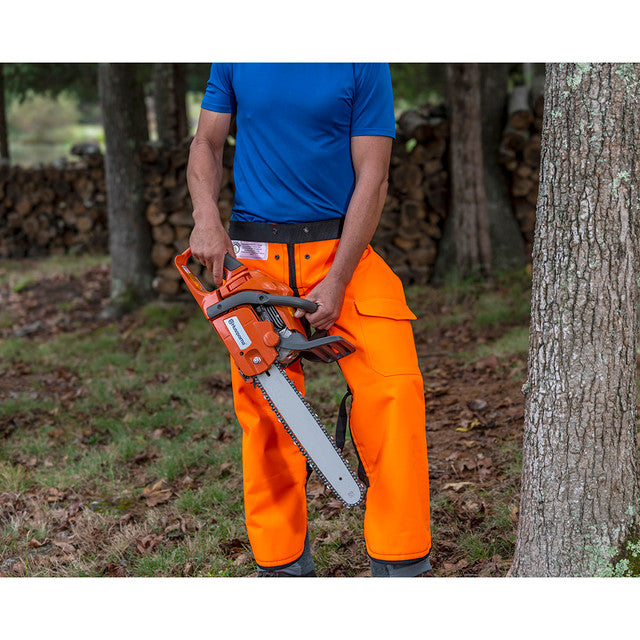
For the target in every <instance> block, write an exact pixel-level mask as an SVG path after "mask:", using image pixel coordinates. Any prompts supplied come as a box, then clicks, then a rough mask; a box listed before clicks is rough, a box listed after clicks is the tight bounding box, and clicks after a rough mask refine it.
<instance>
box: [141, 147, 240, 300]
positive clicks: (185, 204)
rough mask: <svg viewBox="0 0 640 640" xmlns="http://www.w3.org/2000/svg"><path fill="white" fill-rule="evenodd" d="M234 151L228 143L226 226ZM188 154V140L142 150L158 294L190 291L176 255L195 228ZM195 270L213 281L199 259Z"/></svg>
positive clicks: (223, 195) (221, 203)
mask: <svg viewBox="0 0 640 640" xmlns="http://www.w3.org/2000/svg"><path fill="white" fill-rule="evenodd" d="M233 153H234V148H233V147H230V146H227V148H226V149H225V152H224V156H223V165H224V171H223V176H222V186H221V189H220V197H219V200H218V208H219V209H220V214H221V216H222V221H223V222H224V224H225V226H227V225H228V223H229V219H230V217H231V209H232V207H233V193H234V191H233ZM188 157H189V144H188V141H187V142H185V143H184V144H182V145H179V146H178V147H176V148H173V149H168V148H165V147H160V146H158V145H153V144H148V145H145V146H144V147H143V148H142V151H141V160H142V163H143V172H144V176H145V185H146V189H145V200H146V203H147V211H146V215H147V220H148V221H149V224H150V225H151V237H152V240H153V246H152V250H151V260H152V262H153V265H154V267H155V269H156V277H155V279H154V282H153V286H154V288H155V290H156V291H158V293H161V294H165V295H175V294H176V293H178V292H179V291H181V290H183V288H184V290H186V288H185V287H184V284H183V281H182V278H181V276H180V274H179V273H178V271H177V269H176V268H175V266H174V264H173V258H174V257H175V256H176V255H177V254H178V253H182V252H183V251H184V250H185V249H186V248H187V247H188V246H189V236H190V235H191V230H192V229H193V217H192V211H193V209H192V204H191V198H190V196H189V190H188V188H187V176H186V171H187V160H188ZM191 269H192V270H193V271H194V272H195V273H196V275H197V276H199V277H200V278H201V279H202V280H203V281H204V282H205V283H206V284H209V285H211V284H212V280H211V278H210V277H209V274H208V272H206V270H205V269H204V268H203V267H202V266H201V265H199V264H198V263H197V262H195V261H194V262H192V263H191Z"/></svg>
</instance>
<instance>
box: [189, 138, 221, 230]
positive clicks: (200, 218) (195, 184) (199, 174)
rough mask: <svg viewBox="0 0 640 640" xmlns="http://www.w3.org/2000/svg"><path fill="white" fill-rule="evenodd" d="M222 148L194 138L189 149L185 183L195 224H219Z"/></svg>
mask: <svg viewBox="0 0 640 640" xmlns="http://www.w3.org/2000/svg"><path fill="white" fill-rule="evenodd" d="M222 174H223V168H222V149H215V148H214V147H213V145H212V144H211V143H210V142H209V141H208V140H199V139H198V138H194V139H193V142H192V143H191V148H190V150H189V165H188V167H187V184H188V186H189V193H190V195H191V202H192V204H193V218H194V222H195V223H196V224H206V225H209V224H212V223H213V224H221V222H220V213H219V211H218V197H219V196H220V188H221V185H222Z"/></svg>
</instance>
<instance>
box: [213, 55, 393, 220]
mask: <svg viewBox="0 0 640 640" xmlns="http://www.w3.org/2000/svg"><path fill="white" fill-rule="evenodd" d="M202 108H203V109H207V110H210V111H216V112H219V113H235V114H236V124H237V135H236V141H235V145H236V150H235V158H234V180H235V201H234V207H233V219H235V220H241V221H249V222H251V221H253V222H277V223H294V222H308V221H313V220H326V219H330V218H340V217H342V216H344V215H345V213H346V211H347V207H348V205H349V201H350V199H351V195H352V194H353V189H354V185H355V174H354V170H353V164H352V161H351V138H352V137H355V136H387V137H390V138H394V137H395V117H394V109H393V92H392V88H391V74H390V71H389V65H387V64H350V63H346V64H342V63H335V64H331V63H329V64H324V63H308V64H306V63H304V64H303V63H273V64H268V63H265V64H249V63H239V64H231V63H214V64H213V65H212V66H211V74H210V77H209V81H208V83H207V88H206V92H205V95H204V99H203V101H202Z"/></svg>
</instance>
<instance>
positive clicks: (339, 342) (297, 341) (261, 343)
mask: <svg viewBox="0 0 640 640" xmlns="http://www.w3.org/2000/svg"><path fill="white" fill-rule="evenodd" d="M190 257H191V249H187V250H186V251H184V253H182V254H180V255H179V256H176V258H175V265H176V268H177V269H178V271H179V273H180V275H181V276H182V278H183V279H184V281H185V283H186V285H187V287H188V288H189V291H190V292H191V294H192V295H193V297H194V298H195V299H196V302H197V303H198V305H199V306H200V308H201V309H202V312H203V313H204V315H205V317H206V318H207V320H208V321H209V322H210V323H211V326H212V327H213V328H214V329H215V331H216V333H217V334H218V335H219V336H220V338H221V339H222V341H223V343H224V344H225V346H226V347H227V349H228V350H229V353H230V354H231V356H232V358H233V359H234V361H235V363H236V364H237V365H238V368H239V369H240V371H241V372H242V374H243V375H244V376H245V377H252V376H255V375H258V374H261V373H263V372H264V371H266V370H267V369H268V368H269V367H270V366H271V365H272V364H273V363H274V362H275V361H276V360H278V361H280V362H284V363H286V364H287V365H288V364H291V362H293V361H295V360H296V359H297V358H299V357H300V356H304V357H306V358H308V359H309V360H314V361H321V362H335V361H336V360H339V359H340V358H343V357H344V356H346V355H349V354H350V353H353V352H354V351H355V347H354V346H353V345H352V344H351V343H350V342H349V341H348V340H345V339H344V338H341V337H340V336H324V335H323V336H322V337H320V336H319V337H317V338H314V337H313V336H312V337H311V338H310V339H307V338H306V337H305V331H304V328H303V325H302V322H301V320H300V319H299V318H296V317H295V315H294V313H293V309H296V308H297V309H303V310H304V311H307V312H309V313H313V312H314V311H315V310H316V309H317V308H318V307H317V305H316V303H315V302H312V301H311V300H304V299H303V298H298V297H295V296H292V295H291V294H292V293H293V292H292V290H291V288H290V287H288V286H287V285H286V284H284V283H282V282H278V281H277V280H274V279H273V278H271V277H270V276H267V275H266V274H264V273H263V272H262V271H259V270H258V269H249V268H247V267H246V266H245V265H243V264H242V263H241V262H240V261H239V260H237V259H236V258H234V257H233V256H231V255H229V254H227V255H226V256H225V259H224V267H225V270H226V276H227V277H226V279H225V281H224V283H223V285H222V286H221V287H219V288H218V289H214V290H213V291H209V290H207V289H206V288H205V287H204V285H203V284H202V282H200V280H199V279H198V278H197V277H196V275H195V274H194V273H193V272H192V271H191V270H190V269H189V267H188V266H187V261H188V259H189V258H190Z"/></svg>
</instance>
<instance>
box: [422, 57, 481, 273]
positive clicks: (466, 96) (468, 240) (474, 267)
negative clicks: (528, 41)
mask: <svg viewBox="0 0 640 640" xmlns="http://www.w3.org/2000/svg"><path fill="white" fill-rule="evenodd" d="M446 78H447V83H446V86H447V102H448V107H449V129H450V138H449V171H450V176H451V178H450V180H451V204H450V214H449V221H448V222H447V225H446V228H445V232H444V236H445V237H444V238H443V242H442V243H441V248H440V254H439V256H438V260H437V262H436V267H435V273H434V276H435V279H436V280H438V279H441V278H442V277H443V276H444V275H445V274H446V273H448V272H450V271H451V270H452V267H453V266H454V265H455V270H456V273H457V276H458V277H459V278H466V277H468V276H471V275H486V274H488V273H489V272H490V271H491V262H492V260H491V242H490V237H489V219H488V213H487V205H486V191H485V185H484V161H483V150H482V125H481V122H482V121H481V91H480V66H479V65H478V64H476V63H472V64H449V65H447V73H446ZM447 245H448V249H447ZM454 256H455V258H454ZM454 259H455V262H454Z"/></svg>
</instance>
